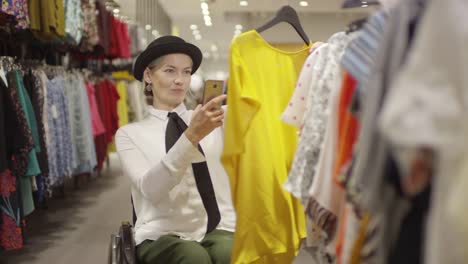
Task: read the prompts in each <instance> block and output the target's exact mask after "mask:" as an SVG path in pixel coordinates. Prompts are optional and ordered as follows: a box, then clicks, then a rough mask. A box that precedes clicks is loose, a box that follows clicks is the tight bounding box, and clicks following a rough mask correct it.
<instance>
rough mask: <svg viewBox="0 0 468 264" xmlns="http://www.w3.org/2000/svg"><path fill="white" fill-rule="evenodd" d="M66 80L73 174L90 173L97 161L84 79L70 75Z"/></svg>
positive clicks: (73, 74) (76, 75)
mask: <svg viewBox="0 0 468 264" xmlns="http://www.w3.org/2000/svg"><path fill="white" fill-rule="evenodd" d="M66 80H67V82H66V85H65V87H64V88H65V89H64V92H65V96H66V97H67V99H68V111H69V120H70V128H71V134H72V142H73V150H74V163H73V174H79V173H85V172H91V171H92V169H93V168H94V167H95V166H96V162H97V161H96V154H95V146H94V141H93V133H92V128H91V117H90V107H89V103H88V97H87V95H86V87H85V84H84V79H83V77H82V76H81V75H80V74H77V73H71V74H68V75H67V76H66Z"/></svg>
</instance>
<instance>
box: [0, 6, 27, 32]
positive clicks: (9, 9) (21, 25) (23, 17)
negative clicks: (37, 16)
mask: <svg viewBox="0 0 468 264" xmlns="http://www.w3.org/2000/svg"><path fill="white" fill-rule="evenodd" d="M2 12H3V13H6V14H8V15H12V16H14V17H15V18H16V21H17V24H16V28H18V29H28V28H29V12H28V1H27V0H2Z"/></svg>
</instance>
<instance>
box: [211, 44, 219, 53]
mask: <svg viewBox="0 0 468 264" xmlns="http://www.w3.org/2000/svg"><path fill="white" fill-rule="evenodd" d="M211 51H213V52H215V51H218V47H217V46H216V45H215V44H213V45H211Z"/></svg>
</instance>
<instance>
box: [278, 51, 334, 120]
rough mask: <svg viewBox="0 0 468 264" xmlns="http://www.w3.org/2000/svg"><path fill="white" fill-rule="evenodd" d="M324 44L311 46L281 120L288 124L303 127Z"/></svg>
mask: <svg viewBox="0 0 468 264" xmlns="http://www.w3.org/2000/svg"><path fill="white" fill-rule="evenodd" d="M323 44H324V43H322V42H316V43H314V45H313V46H312V47H311V48H310V55H309V56H308V57H307V59H306V61H305V62H304V65H303V66H302V69H301V73H300V74H299V78H298V79H297V82H296V88H295V89H294V93H293V95H292V97H291V100H289V103H288V106H287V107H286V109H285V110H284V112H283V114H282V115H281V120H283V122H285V123H287V124H290V125H293V126H296V127H302V124H303V122H304V115H305V113H306V112H307V106H308V105H309V104H308V102H307V99H308V94H309V88H310V86H311V83H312V74H313V71H314V69H315V68H316V67H315V66H316V64H317V63H316V62H317V58H318V57H319V56H320V53H321V51H319V49H320V48H321V47H325V46H327V45H323ZM322 54H323V52H322Z"/></svg>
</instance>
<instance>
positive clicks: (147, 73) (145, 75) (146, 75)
mask: <svg viewBox="0 0 468 264" xmlns="http://www.w3.org/2000/svg"><path fill="white" fill-rule="evenodd" d="M143 78H144V79H145V82H146V83H148V84H151V83H152V81H151V71H150V69H148V68H146V69H145V71H144V72H143Z"/></svg>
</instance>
